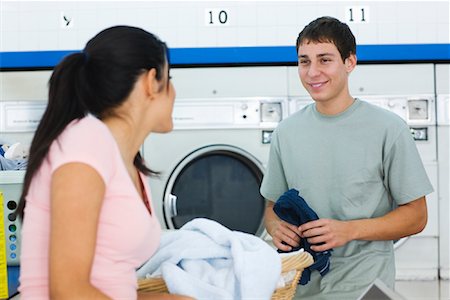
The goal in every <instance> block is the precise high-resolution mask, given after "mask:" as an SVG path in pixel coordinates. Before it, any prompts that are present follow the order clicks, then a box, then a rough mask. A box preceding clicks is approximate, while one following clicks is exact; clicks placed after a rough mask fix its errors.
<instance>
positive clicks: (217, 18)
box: [205, 8, 230, 26]
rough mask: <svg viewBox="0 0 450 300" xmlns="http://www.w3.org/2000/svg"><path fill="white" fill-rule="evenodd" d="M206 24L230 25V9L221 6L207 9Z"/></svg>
mask: <svg viewBox="0 0 450 300" xmlns="http://www.w3.org/2000/svg"><path fill="white" fill-rule="evenodd" d="M205 25H206V26H224V25H225V26H226V25H230V11H229V10H228V9H221V8H208V9H205Z"/></svg>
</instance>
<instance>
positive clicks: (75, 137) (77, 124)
mask: <svg viewBox="0 0 450 300" xmlns="http://www.w3.org/2000/svg"><path fill="white" fill-rule="evenodd" d="M61 140H71V141H74V142H76V141H79V142H83V141H85V142H89V143H92V144H104V143H111V142H113V140H112V136H111V133H110V131H109V129H108V127H106V125H105V124H104V123H103V122H102V121H101V120H99V119H97V118H96V117H94V116H92V115H87V116H85V117H83V118H81V119H75V120H73V121H72V122H71V123H69V125H67V127H66V128H65V129H64V131H63V132H62V134H61Z"/></svg>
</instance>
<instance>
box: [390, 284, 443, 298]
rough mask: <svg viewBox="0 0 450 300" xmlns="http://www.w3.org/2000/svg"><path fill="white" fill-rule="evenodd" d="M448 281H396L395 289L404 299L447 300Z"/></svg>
mask: <svg viewBox="0 0 450 300" xmlns="http://www.w3.org/2000/svg"><path fill="white" fill-rule="evenodd" d="M449 283H450V281H448V280H445V281H444V280H440V281H397V282H396V283H395V291H396V292H397V293H398V294H400V295H401V296H403V297H404V298H405V299H406V300H449V299H450V292H449V290H450V284H449Z"/></svg>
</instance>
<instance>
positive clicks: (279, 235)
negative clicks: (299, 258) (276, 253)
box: [267, 219, 300, 251]
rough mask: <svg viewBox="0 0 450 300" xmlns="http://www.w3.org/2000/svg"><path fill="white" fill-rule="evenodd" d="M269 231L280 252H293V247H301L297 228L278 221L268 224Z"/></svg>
mask: <svg viewBox="0 0 450 300" xmlns="http://www.w3.org/2000/svg"><path fill="white" fill-rule="evenodd" d="M267 231H268V232H269V234H270V235H271V236H272V239H273V244H274V245H275V247H277V248H278V249H280V250H283V251H291V250H292V248H293V247H298V246H299V245H300V236H299V235H298V231H297V226H294V225H292V224H289V223H287V222H285V221H282V220H279V219H278V220H272V221H270V222H267ZM283 242H284V244H283Z"/></svg>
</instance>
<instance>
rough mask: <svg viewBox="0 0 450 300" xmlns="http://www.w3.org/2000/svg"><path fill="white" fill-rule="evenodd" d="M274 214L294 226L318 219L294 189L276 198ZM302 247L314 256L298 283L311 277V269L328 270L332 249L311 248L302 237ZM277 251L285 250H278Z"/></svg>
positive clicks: (307, 280)
mask: <svg viewBox="0 0 450 300" xmlns="http://www.w3.org/2000/svg"><path fill="white" fill-rule="evenodd" d="M273 211H274V212H275V214H276V215H277V216H278V217H279V218H280V219H282V220H283V221H285V222H288V223H290V224H292V225H295V226H300V225H302V224H304V223H307V222H309V221H314V220H317V219H319V217H318V216H317V214H316V212H315V211H314V210H312V209H311V207H309V206H308V204H307V203H306V201H305V199H303V198H302V197H300V196H299V195H298V191H297V190H296V189H290V190H289V191H287V192H285V193H284V194H283V195H281V196H280V198H278V200H277V202H276V203H275V205H274V207H273ZM302 244H303V248H304V249H305V251H307V252H309V253H310V254H311V255H312V257H313V258H314V264H312V265H311V266H309V267H308V268H306V269H305V270H303V273H302V277H301V278H300V284H301V285H305V284H307V283H308V282H309V280H310V279H311V271H313V270H317V271H319V273H320V275H322V276H324V275H325V274H326V273H328V271H329V270H330V256H331V251H333V250H332V249H330V250H327V251H322V252H316V251H313V250H311V245H310V244H309V243H308V241H307V240H306V239H302ZM300 248H301V246H299V247H296V248H294V249H292V250H291V251H289V252H292V251H296V250H298V249H300ZM278 252H285V251H282V250H278Z"/></svg>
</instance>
